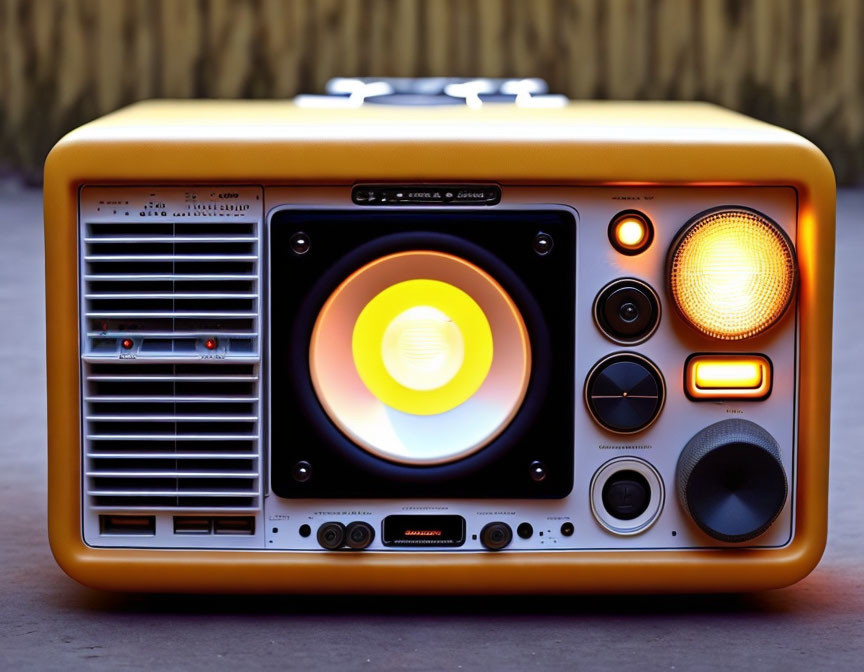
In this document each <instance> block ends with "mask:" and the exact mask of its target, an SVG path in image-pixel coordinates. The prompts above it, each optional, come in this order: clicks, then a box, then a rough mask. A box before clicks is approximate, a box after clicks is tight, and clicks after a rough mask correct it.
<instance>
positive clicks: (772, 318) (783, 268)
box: [668, 207, 797, 341]
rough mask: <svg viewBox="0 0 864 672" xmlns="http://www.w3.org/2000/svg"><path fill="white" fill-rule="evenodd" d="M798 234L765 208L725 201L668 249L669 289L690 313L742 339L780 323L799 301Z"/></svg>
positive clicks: (716, 331)
mask: <svg viewBox="0 0 864 672" xmlns="http://www.w3.org/2000/svg"><path fill="white" fill-rule="evenodd" d="M796 277H797V268H796V262H795V250H794V248H793V246H792V241H791V240H789V237H788V236H787V235H786V233H785V232H784V231H783V229H782V228H780V226H779V225H778V224H777V223H776V222H774V221H772V220H771V219H769V218H768V217H766V216H765V215H763V214H762V213H759V212H756V211H755V210H750V209H749V208H742V207H728V208H727V207H724V208H718V209H715V210H710V211H708V212H704V213H702V214H700V215H697V216H696V217H694V218H693V219H692V220H691V221H690V222H689V223H688V224H687V225H686V226H685V227H684V228H683V229H682V231H681V232H680V233H679V234H678V236H677V238H676V239H675V242H674V243H673V244H672V247H671V248H670V251H669V259H668V282H669V292H670V294H671V296H672V298H673V302H674V304H675V307H676V308H677V309H678V312H679V313H680V315H681V316H682V317H683V318H684V320H685V321H686V322H687V323H688V324H690V326H692V327H693V328H695V329H697V330H698V331H700V332H702V333H703V334H706V335H708V336H711V337H713V338H718V339H722V340H733V341H734V340H741V339H745V338H751V337H753V336H756V335H757V334H760V333H762V332H763V331H765V330H766V329H768V328H769V327H771V326H772V325H773V324H774V323H776V322H777V321H778V320H779V319H780V318H781V317H782V316H783V314H784V313H785V312H786V309H787V308H788V307H789V304H790V303H791V302H792V296H793V293H794V289H795V284H796Z"/></svg>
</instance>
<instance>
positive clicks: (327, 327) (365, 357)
mask: <svg viewBox="0 0 864 672" xmlns="http://www.w3.org/2000/svg"><path fill="white" fill-rule="evenodd" d="M530 353H531V347H530V341H529V337H528V330H527V328H526V326H525V322H524V320H523V319H522V315H521V314H520V312H519V310H518V308H517V306H516V304H515V303H514V301H513V299H512V298H511V297H510V296H509V295H508V294H507V292H506V291H505V290H504V289H503V288H502V287H501V285H500V284H499V283H498V282H497V281H496V280H495V279H494V278H493V277H492V276H491V275H489V274H488V273H487V272H486V271H484V270H483V269H481V268H480V267H479V266H477V265H475V264H473V263H471V262H469V261H467V260H465V259H463V258H461V257H458V256H456V255H453V254H449V253H445V252H440V251H432V250H411V251H404V252H397V253H394V254H390V255H387V256H383V257H380V258H378V259H376V260H374V261H372V262H370V263H368V264H366V265H364V266H362V267H361V268H359V269H358V270H356V271H355V272H354V273H352V274H351V275H350V276H349V277H348V278H346V279H345V280H344V281H343V282H342V283H341V284H340V285H339V286H338V287H337V288H336V290H335V291H334V292H333V293H332V294H331V295H330V297H329V298H328V299H327V300H326V302H325V303H324V306H323V307H322V308H321V311H320V312H319V314H318V317H317V319H316V321H315V325H314V328H313V331H312V338H311V343H310V347H309V370H310V374H311V378H312V383H313V387H314V389H315V393H316V395H317V397H318V400H319V401H320V403H321V405H322V407H323V408H324V410H325V412H326V413H327V415H328V416H329V418H330V419H331V421H332V422H333V423H334V424H335V425H336V426H337V427H338V428H339V429H340V430H341V431H342V432H343V433H344V434H345V435H346V436H348V437H349V438H350V439H351V440H352V441H353V442H354V443H356V444H357V445H358V446H360V447H361V448H363V449H364V450H366V451H368V452H369V453H371V454H373V455H375V456H377V457H380V458H383V459H386V460H389V461H392V462H397V463H401V464H407V465H434V464H445V463H449V462H454V461H457V460H460V459H462V458H465V457H467V456H468V455H471V454H473V453H475V452H477V451H479V450H480V449H481V448H483V447H484V446H486V445H487V444H489V443H490V442H491V441H493V440H494V439H495V438H496V437H497V436H498V435H499V434H500V433H501V432H502V431H503V430H504V429H505V428H506V427H507V425H508V424H509V423H510V421H511V420H512V419H513V417H514V416H515V414H516V412H517V411H518V410H519V407H520V406H521V404H522V400H523V399H524V397H525V393H526V391H527V387H528V381H529V378H530V374H531V354H530Z"/></svg>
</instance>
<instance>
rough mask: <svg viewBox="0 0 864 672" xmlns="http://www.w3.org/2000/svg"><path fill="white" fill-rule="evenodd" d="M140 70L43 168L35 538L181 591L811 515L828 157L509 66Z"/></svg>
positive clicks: (809, 527) (511, 558)
mask: <svg viewBox="0 0 864 672" xmlns="http://www.w3.org/2000/svg"><path fill="white" fill-rule="evenodd" d="M331 91H332V95H329V96H303V97H299V98H297V99H295V100H293V101H278V102H277V101H266V102H265V101H257V102H256V101H247V102H227V101H224V102H223V101H188V102H171V101H155V102H146V103H140V104H137V105H133V106H131V107H129V108H126V109H124V110H120V111H119V112H115V113H113V114H110V115H108V116H106V117H104V118H102V119H99V120H97V121H95V122H93V123H90V124H87V125H85V126H83V127H82V128H79V129H78V130H76V131H73V132H72V133H70V134H69V135H68V136H66V137H65V138H64V139H62V140H61V141H60V142H59V143H58V144H57V146H56V147H55V148H54V149H53V151H52V152H51V154H50V155H49V157H48V160H47V163H46V167H45V244H46V275H47V329H48V338H47V357H48V444H49V446H48V449H49V464H48V497H49V521H48V522H49V532H50V541H51V547H52V549H53V552H54V555H55V557H56V558H57V561H58V562H59V564H60V565H61V567H62V568H63V569H64V570H65V571H66V572H67V573H68V574H70V575H71V576H72V577H74V578H75V579H77V580H79V581H81V582H82V583H84V584H87V585H90V586H94V587H98V588H103V589H114V590H132V591H178V592H179V591H184V592H195V591H198V592H206V591H210V592H293V593H302V592H336V593H348V592H351V593H384V592H388V593H442V592H443V593H469V592H471V593H516V592H520V593H567V592H571V593H572V592H589V591H593V592H598V591H602V592H625V591H627V592H638V591H642V592H644V591H652V592H661V591H667V592H668V591H675V592H691V591H749V590H758V589H765V588H773V587H779V586H783V585H788V584H790V583H792V582H794V581H797V580H798V579H801V578H802V577H804V576H805V575H807V574H808V573H809V572H810V571H811V570H812V569H813V567H814V566H815V565H816V564H817V562H818V560H819V558H820V556H821V554H822V551H823V549H824V546H825V539H826V525H827V523H826V518H827V515H826V511H827V477H828V437H829V409H830V407H829V394H830V372H831V316H832V315H831V313H832V309H831V306H832V281H833V246H834V200H835V188H834V177H833V173H832V171H831V168H830V165H829V163H828V162H827V160H826V159H825V157H824V156H823V155H822V154H821V153H820V152H819V150H817V149H816V148H815V147H814V146H813V145H812V144H810V143H809V142H807V141H806V140H804V139H802V138H800V137H798V136H796V135H794V134H792V133H790V132H787V131H785V130H781V129H779V128H776V127H773V126H770V125H768V124H765V123H762V122H757V121H754V120H751V119H748V118H746V117H743V116H740V115H738V114H735V113H732V112H728V111H724V110H722V109H720V108H717V107H714V106H711V105H708V104H701V103H611V102H608V103H594V102H573V103H571V102H568V101H566V100H565V99H563V98H561V97H559V96H551V95H548V94H545V93H543V91H542V85H541V84H540V83H538V82H536V81H535V80H523V81H493V80H409V81H405V80H337V81H335V82H333V83H332V84H331Z"/></svg>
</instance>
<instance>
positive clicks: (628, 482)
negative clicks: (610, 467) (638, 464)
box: [603, 470, 651, 520]
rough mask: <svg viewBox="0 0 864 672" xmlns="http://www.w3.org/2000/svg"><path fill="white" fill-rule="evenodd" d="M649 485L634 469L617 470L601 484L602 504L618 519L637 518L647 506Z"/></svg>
mask: <svg viewBox="0 0 864 672" xmlns="http://www.w3.org/2000/svg"><path fill="white" fill-rule="evenodd" d="M650 500H651V486H649V485H648V481H647V480H645V477H644V476H643V475H642V474H640V473H639V472H636V471H630V470H626V471H619V472H617V473H615V474H613V475H612V476H610V477H609V480H607V481H606V483H605V484H604V485H603V506H604V507H605V509H606V511H608V512H609V513H610V514H611V515H613V516H615V517H616V518H618V519H619V520H633V519H634V518H638V517H639V516H641V515H642V514H643V513H645V510H646V509H647V508H648V502H649V501H650Z"/></svg>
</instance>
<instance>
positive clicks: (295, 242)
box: [290, 231, 312, 256]
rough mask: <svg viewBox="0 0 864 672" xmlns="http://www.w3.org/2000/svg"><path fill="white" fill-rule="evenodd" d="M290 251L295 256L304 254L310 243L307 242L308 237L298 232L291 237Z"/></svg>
mask: <svg viewBox="0 0 864 672" xmlns="http://www.w3.org/2000/svg"><path fill="white" fill-rule="evenodd" d="M290 243H291V251H292V252H293V253H294V254H296V255H298V256H299V255H301V254H306V253H307V252H308V251H309V248H310V247H311V245H312V243H311V241H310V240H309V236H307V235H306V234H305V233H303V232H302V231H298V232H297V233H295V234H294V235H293V236H291V241H290Z"/></svg>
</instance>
